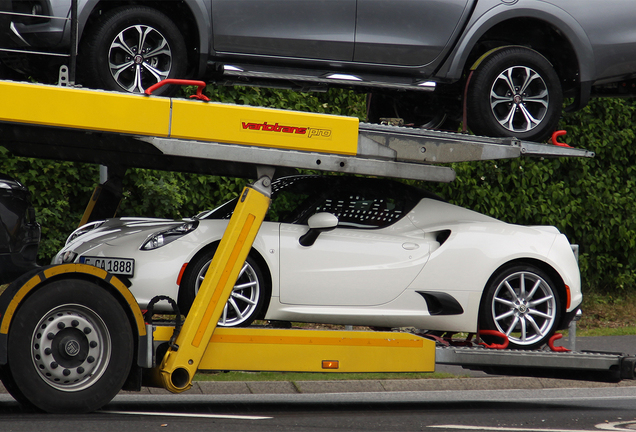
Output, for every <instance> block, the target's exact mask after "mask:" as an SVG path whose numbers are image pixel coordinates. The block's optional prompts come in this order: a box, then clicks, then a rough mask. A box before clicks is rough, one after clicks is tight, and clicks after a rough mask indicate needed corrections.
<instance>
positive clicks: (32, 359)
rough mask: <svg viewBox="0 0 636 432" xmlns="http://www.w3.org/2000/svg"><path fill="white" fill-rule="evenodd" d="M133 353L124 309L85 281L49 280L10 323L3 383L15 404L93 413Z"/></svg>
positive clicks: (118, 382) (117, 384)
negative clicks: (27, 403)
mask: <svg viewBox="0 0 636 432" xmlns="http://www.w3.org/2000/svg"><path fill="white" fill-rule="evenodd" d="M133 350H134V343H133V334H132V329H131V327H130V323H129V321H128V318H127V316H126V313H125V312H124V310H123V308H122V307H121V305H120V304H119V303H118V302H117V301H116V300H115V298H114V297H112V296H111V295H110V294H109V293H108V292H107V291H106V290H104V289H103V288H100V287H99V286H97V285H95V284H93V283H91V282H88V281H84V280H59V281H53V282H51V283H49V284H47V285H46V286H44V287H42V288H40V289H38V290H37V291H36V292H34V293H33V294H31V295H30V296H29V297H28V298H27V299H26V300H25V301H24V303H23V304H21V305H20V308H19V309H18V311H17V312H16V314H15V316H14V317H13V319H12V321H11V327H10V328H9V341H8V366H7V367H6V368H3V382H5V383H7V384H8V387H7V388H8V390H9V391H11V394H15V396H17V397H16V399H18V401H19V402H24V401H25V400H26V401H28V402H29V403H30V404H32V405H33V406H35V407H37V408H39V409H41V410H44V411H47V412H50V413H85V412H90V411H95V410H97V409H99V408H101V407H102V406H104V405H106V404H107V403H108V402H110V400H111V399H112V398H113V397H114V396H115V395H116V394H117V393H118V392H119V391H120V390H121V388H122V386H123V384H124V382H125V381H126V378H127V377H128V374H129V371H130V368H131V366H132V362H133ZM5 374H9V375H8V376H7V375H5Z"/></svg>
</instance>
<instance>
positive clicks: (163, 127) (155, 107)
mask: <svg viewBox="0 0 636 432" xmlns="http://www.w3.org/2000/svg"><path fill="white" fill-rule="evenodd" d="M0 94H2V103H1V104H0V121H8V122H11V123H27V124H35V125H46V126H58V127H65V128H75V129H86V130H93V131H104V132H116V133H125V134H133V135H151V136H161V137H167V136H168V134H169V132H170V128H169V126H170V99H167V98H147V97H143V96H139V95H132V94H126V93H115V92H105V91H96V90H84V89H74V88H68V87H56V86H47V85H42V84H27V83H16V82H11V81H0Z"/></svg>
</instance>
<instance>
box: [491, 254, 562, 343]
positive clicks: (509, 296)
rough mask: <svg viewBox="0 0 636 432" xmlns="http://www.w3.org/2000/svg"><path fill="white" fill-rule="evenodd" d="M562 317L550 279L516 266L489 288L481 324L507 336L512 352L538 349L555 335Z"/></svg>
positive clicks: (528, 268)
mask: <svg viewBox="0 0 636 432" xmlns="http://www.w3.org/2000/svg"><path fill="white" fill-rule="evenodd" d="M560 317H561V302H560V298H559V293H558V291H557V289H556V285H554V283H553V282H552V280H551V279H550V277H549V276H548V275H546V274H545V273H544V272H543V271H541V270H540V269H538V268H535V267H532V266H512V267H508V268H506V269H504V270H503V271H501V272H500V273H499V274H498V275H497V276H496V277H495V278H494V279H493V280H492V282H491V283H490V284H489V285H488V287H487V288H486V291H485V293H484V298H483V300H482V304H481V310H480V319H479V322H480V329H482V330H497V331H499V332H501V333H504V334H506V335H507V336H508V340H509V342H510V345H509V347H510V348H517V349H535V348H539V347H541V346H542V345H543V344H545V343H546V342H547V341H548V339H549V338H550V337H551V336H552V335H553V334H554V332H555V330H556V328H557V325H558V323H559V321H560ZM485 339H486V340H488V338H485Z"/></svg>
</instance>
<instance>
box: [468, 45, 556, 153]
mask: <svg viewBox="0 0 636 432" xmlns="http://www.w3.org/2000/svg"><path fill="white" fill-rule="evenodd" d="M562 104H563V93H562V91H561V85H560V82H559V77H558V75H557V74H556V72H555V71H554V68H553V67H552V65H551V64H550V62H549V61H548V60H547V59H546V58H545V57H543V56H542V55H541V54H539V53H538V52H536V51H533V50H531V49H529V48H525V47H508V48H502V49H499V50H497V51H494V52H493V53H491V54H490V55H489V56H487V57H486V58H485V59H483V61H481V62H480V63H479V65H478V66H477V68H476V69H475V70H474V73H473V76H472V79H471V82H470V84H469V88H468V100H467V109H468V126H469V127H470V129H471V130H472V131H473V132H474V133H476V134H477V135H487V136H493V137H507V136H514V137H516V138H519V139H522V140H528V141H544V140H545V139H546V138H548V137H549V136H550V135H551V134H552V133H553V132H554V130H555V129H556V126H557V123H558V122H559V118H560V116H561V109H562Z"/></svg>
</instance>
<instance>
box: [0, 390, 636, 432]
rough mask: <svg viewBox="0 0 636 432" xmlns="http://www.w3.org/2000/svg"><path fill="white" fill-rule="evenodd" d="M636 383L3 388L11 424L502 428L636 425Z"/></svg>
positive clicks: (535, 430)
mask: <svg viewBox="0 0 636 432" xmlns="http://www.w3.org/2000/svg"><path fill="white" fill-rule="evenodd" d="M635 414H636V387H624V388H585V389H538V390H468V391H461V392H460V391H427V392H393V393H389V394H387V393H330V394H295V395H146V396H139V395H134V396H133V395H120V396H117V397H116V398H115V400H114V401H113V402H111V403H110V404H109V405H108V406H107V407H105V409H104V410H102V411H100V412H96V413H91V414H86V415H49V414H40V413H31V412H25V411H23V410H20V409H19V408H18V406H17V405H16V404H15V403H14V402H12V401H9V400H8V397H7V396H0V430H2V431H16V432H18V431H40V432H49V431H51V432H53V431H55V432H59V431H98V432H112V431H117V432H122V431H163V430H165V431H184V432H185V431H188V432H191V431H215V432H224V431H231V432H237V431H249V432H252V431H253V432H256V431H258V432H267V431H299V432H310V431H311V432H321V431H365V432H371V431H430V432H438V431H439V432H445V431H446V432H454V431H496V432H565V431H567V432H579V431H584V432H592V431H601V430H613V431H628V430H634V429H636V419H635V418H636V417H635Z"/></svg>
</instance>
